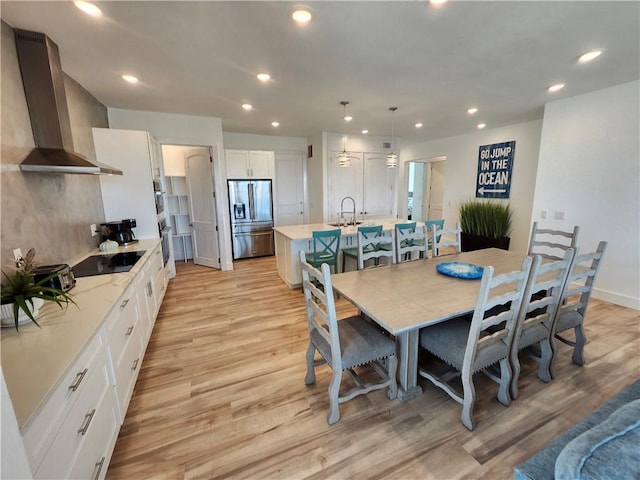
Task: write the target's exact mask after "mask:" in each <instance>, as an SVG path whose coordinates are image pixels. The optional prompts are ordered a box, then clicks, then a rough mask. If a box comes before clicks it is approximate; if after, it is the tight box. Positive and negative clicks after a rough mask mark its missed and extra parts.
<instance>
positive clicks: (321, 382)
mask: <svg viewBox="0 0 640 480" xmlns="http://www.w3.org/2000/svg"><path fill="white" fill-rule="evenodd" d="M234 266H235V270H234V271H232V272H220V271H217V270H213V269H209V268H205V267H199V266H194V265H193V264H190V263H189V264H185V263H179V265H178V275H177V277H176V278H175V279H174V280H172V281H171V283H170V284H169V287H168V291H167V295H166V297H165V300H164V302H163V305H162V308H161V310H160V315H159V317H158V320H157V323H156V325H155V327H154V330H153V334H152V336H151V340H150V343H149V346H148V348H147V353H146V356H145V357H144V363H143V364H142V369H141V371H140V376H139V379H138V382H137V384H136V388H135V392H134V394H133V398H132V400H131V404H130V406H129V410H128V413H127V417H126V419H125V422H124V424H123V426H122V429H121V432H120V436H119V438H118V442H117V444H116V447H115V452H114V454H113V458H112V460H111V464H110V467H109V470H108V474H107V478H109V479H117V478H121V479H146V478H154V479H163V478H176V479H181V478H189V479H192V478H247V479H302V478H314V479H327V478H334V479H342V478H356V479H360V478H361V479H365V478H366V479H370V478H397V479H410V478H419V479H431V478H433V479H438V478H442V479H453V478H491V479H494V478H495V479H502V478H505V479H508V478H513V468H514V467H515V466H516V465H518V464H519V463H521V462H522V461H524V460H525V459H526V458H528V457H529V456H530V455H531V454H533V453H534V452H536V451H537V450H538V449H540V448H541V447H542V446H543V445H545V444H546V443H547V442H549V441H550V440H551V439H553V438H554V437H555V436H556V435H558V434H559V433H560V432H562V431H564V430H566V429H567V428H568V427H569V426H571V425H572V424H573V423H574V422H575V421H577V420H579V419H580V418H582V417H583V416H585V415H586V414H587V413H589V412H590V411H592V410H593V409H594V408H596V407H597V406H598V405H600V404H602V403H603V402H605V401H606V400H607V399H608V398H610V397H611V396H613V395H614V394H616V393H617V392H618V391H620V390H621V389H622V388H624V387H625V386H626V385H628V384H630V383H631V382H633V381H634V380H636V379H637V378H638V377H639V376H640V363H639V358H640V355H639V353H640V322H639V320H640V315H639V314H638V312H637V311H634V310H630V309H625V308H622V307H617V306H614V305H611V304H608V303H604V302H600V301H597V300H592V302H591V305H590V307H589V312H588V321H587V322H586V331H587V335H588V343H587V346H586V352H585V357H586V365H585V366H584V367H578V366H576V365H574V364H572V363H571V360H570V356H569V348H568V347H566V346H564V345H560V346H559V349H560V358H559V360H558V362H557V372H558V377H557V378H556V380H554V381H553V382H551V383H549V384H544V383H542V382H539V381H538V380H537V379H536V376H535V368H536V365H535V362H533V361H531V360H527V359H526V358H525V359H524V360H523V371H522V376H521V380H520V383H519V385H520V397H519V399H518V400H517V401H515V402H513V403H512V404H511V406H510V407H508V408H507V407H504V406H502V405H501V404H499V403H498V401H497V400H496V394H497V390H496V385H495V384H494V383H492V382H491V381H489V380H488V379H486V378H485V377H484V376H482V375H479V376H478V379H477V382H476V385H477V394H478V397H479V400H478V401H477V403H476V407H475V419H476V423H477V426H476V428H475V430H474V431H472V432H470V431H468V430H467V429H466V428H465V427H464V426H463V425H462V423H461V422H460V405H458V404H457V403H456V402H454V401H453V400H451V399H450V398H449V397H448V396H446V394H444V393H443V392H442V391H440V390H438V389H436V388H435V387H433V386H432V385H430V384H423V387H424V390H425V393H424V395H422V397H421V398H417V399H414V400H411V401H410V402H408V403H400V402H399V401H397V400H393V401H390V400H388V399H387V397H386V391H377V392H373V393H370V394H369V395H367V396H360V397H357V398H356V399H354V400H352V401H350V402H347V403H345V404H342V405H341V407H340V410H341V416H342V418H341V420H340V422H339V423H338V424H336V425H334V426H331V427H330V426H328V425H327V422H326V414H327V411H328V397H327V388H328V385H329V378H330V375H329V372H330V370H329V368H328V367H326V366H323V367H319V368H318V371H317V376H316V384H315V385H313V386H310V387H307V386H305V384H304V375H305V355H304V354H305V349H306V347H307V326H306V319H305V313H304V309H303V297H302V294H301V292H300V291H299V290H290V289H289V288H287V287H286V286H285V285H284V283H283V282H282V281H281V280H280V278H279V277H278V275H277V273H276V265H275V259H274V258H273V257H268V258H261V259H253V260H244V261H240V262H236V263H235V265H234ZM350 312H352V307H351V306H349V305H348V304H346V303H345V302H344V300H341V301H339V314H341V315H346V314H347V313H350Z"/></svg>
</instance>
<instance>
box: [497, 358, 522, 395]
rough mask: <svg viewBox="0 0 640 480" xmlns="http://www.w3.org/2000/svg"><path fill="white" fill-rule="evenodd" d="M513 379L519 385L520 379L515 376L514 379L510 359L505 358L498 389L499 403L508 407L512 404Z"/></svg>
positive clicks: (501, 366) (502, 362)
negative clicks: (511, 389)
mask: <svg viewBox="0 0 640 480" xmlns="http://www.w3.org/2000/svg"><path fill="white" fill-rule="evenodd" d="M516 356H517V354H516ZM512 379H515V383H516V384H517V383H518V379H517V378H516V377H515V376H513V377H512V374H511V365H510V362H509V359H508V358H503V359H502V360H500V387H499V388H498V401H499V402H500V403H501V404H503V405H505V406H507V407H508V406H509V405H510V404H511V396H510V395H509V388H510V387H511V384H512V383H513V382H512ZM516 393H517V392H516Z"/></svg>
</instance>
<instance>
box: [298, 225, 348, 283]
mask: <svg viewBox="0 0 640 480" xmlns="http://www.w3.org/2000/svg"><path fill="white" fill-rule="evenodd" d="M341 234H342V232H341V230H340V229H339V228H336V229H335V230H316V231H314V232H311V236H312V238H313V253H307V254H306V259H307V263H309V264H311V265H313V266H314V267H315V268H320V265H322V264H323V263H326V264H328V265H329V267H333V271H334V273H338V252H339V251H340V235H341Z"/></svg>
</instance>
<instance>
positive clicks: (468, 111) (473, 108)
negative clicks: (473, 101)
mask: <svg viewBox="0 0 640 480" xmlns="http://www.w3.org/2000/svg"><path fill="white" fill-rule="evenodd" d="M477 111H478V109H477V108H476V107H471V108H468V109H467V113H468V114H469V115H473V114H474V113H476V112H477Z"/></svg>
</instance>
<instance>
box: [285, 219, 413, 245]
mask: <svg viewBox="0 0 640 480" xmlns="http://www.w3.org/2000/svg"><path fill="white" fill-rule="evenodd" d="M408 221H409V220H402V219H400V218H379V219H376V220H367V221H364V222H362V223H361V224H360V225H359V226H369V225H382V229H383V230H392V229H393V228H394V225H395V224H396V223H404V222H408ZM336 228H340V230H342V235H355V234H356V232H357V230H358V225H355V226H354V225H349V226H348V227H334V226H332V225H329V224H328V223H308V224H305V225H287V226H284V227H274V228H273V230H274V231H276V232H278V233H280V234H282V235H284V236H285V237H287V238H289V239H291V240H306V239H310V238H312V232H313V231H314V230H316V231H317V230H333V229H336Z"/></svg>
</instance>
